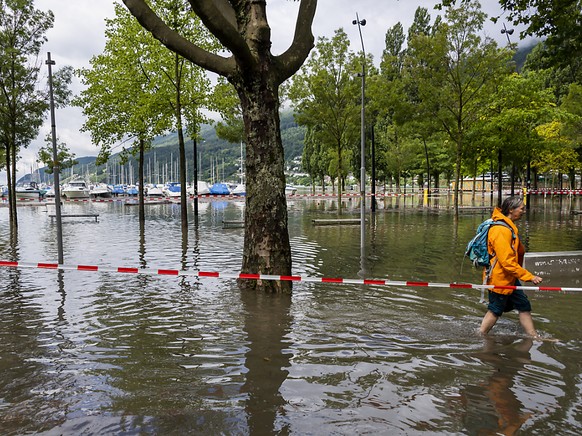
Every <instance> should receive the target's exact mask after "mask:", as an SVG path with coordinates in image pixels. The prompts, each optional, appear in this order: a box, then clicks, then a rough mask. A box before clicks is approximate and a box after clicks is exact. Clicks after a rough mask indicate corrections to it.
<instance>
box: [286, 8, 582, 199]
mask: <svg viewBox="0 0 582 436" xmlns="http://www.w3.org/2000/svg"><path fill="white" fill-rule="evenodd" d="M449 3H451V2H449ZM485 20H486V15H485V14H484V13H483V12H482V11H481V7H480V4H479V3H478V2H477V1H475V0H472V1H463V2H461V3H460V4H459V5H458V6H456V5H454V4H449V5H448V6H446V7H445V8H444V15H443V16H440V15H439V16H437V17H436V19H434V20H432V19H431V17H430V15H429V13H428V11H427V9H425V8H418V9H417V11H416V14H415V17H414V22H413V23H412V25H411V27H410V28H409V29H408V33H407V34H405V32H404V28H403V26H402V25H401V24H400V23H398V24H396V25H395V26H393V27H392V28H390V29H388V31H387V32H386V40H385V43H386V46H385V50H384V52H383V55H382V59H381V62H380V66H379V68H378V69H377V68H375V67H374V64H373V62H372V58H371V56H367V57H366V58H365V59H366V67H365V69H366V71H367V72H368V73H367V77H366V81H367V98H366V101H365V104H366V111H367V114H368V117H367V120H368V125H369V126H371V127H372V128H373V136H372V134H371V133H372V132H371V129H370V131H369V132H368V135H367V137H368V142H370V141H371V140H372V138H373V139H374V146H375V149H376V158H375V166H376V170H377V173H378V176H379V178H380V179H387V178H389V179H394V180H395V182H396V187H397V189H399V186H400V181H401V179H402V178H403V177H406V176H417V177H418V178H419V180H420V181H421V183H422V182H423V181H424V182H426V183H427V184H428V185H429V186H430V185H431V183H434V185H436V186H438V185H439V178H440V177H441V176H444V177H445V178H446V179H447V180H448V181H450V180H451V179H453V180H454V181H455V187H459V182H460V179H461V178H462V176H463V175H471V176H476V175H477V174H480V173H482V172H487V171H489V169H490V167H491V165H492V162H495V167H496V170H499V172H502V170H505V169H509V170H510V171H511V173H512V174H513V175H516V173H521V174H520V175H522V176H523V177H522V178H523V179H525V180H529V179H530V177H531V176H530V174H529V170H530V168H531V169H533V171H534V172H536V171H539V172H546V171H556V172H558V173H560V174H562V173H567V174H570V180H572V181H573V180H574V173H575V171H579V170H580V169H581V167H582V163H581V159H580V157H581V153H582V143H581V137H582V118H581V117H580V115H582V114H581V113H580V111H581V109H580V108H581V107H582V100H581V99H580V91H581V87H580V80H579V79H580V77H579V76H580V73H579V72H578V73H577V74H574V73H572V71H571V69H572V68H573V66H572V65H575V62H574V63H573V64H568V65H567V66H561V64H560V63H559V62H557V61H556V64H554V65H550V66H548V60H547V53H548V50H549V46H548V44H547V43H540V44H538V45H537V46H536V47H535V49H534V50H533V52H532V53H531V54H530V55H529V56H528V60H527V63H526V65H525V68H524V69H523V70H522V71H521V72H517V70H516V65H515V63H514V62H512V60H511V59H512V56H513V55H514V50H515V45H514V44H510V45H508V46H507V47H499V46H498V44H497V43H496V42H495V41H494V40H492V39H490V38H481V37H480V36H479V34H480V33H481V31H482V29H483V25H484V22H485ZM362 58H363V57H362V55H361V53H354V52H352V51H350V49H349V41H348V39H347V35H346V33H345V32H344V31H343V29H338V30H337V31H336V32H335V35H334V36H333V37H332V38H326V37H322V38H319V39H318V41H317V44H316V46H315V49H314V50H313V52H312V54H311V56H310V58H309V59H308V60H307V62H306V63H305V65H304V66H303V67H302V69H301V71H300V72H299V73H298V74H296V75H295V76H294V77H293V79H292V83H291V85H290V86H289V94H288V95H289V98H290V100H291V102H292V105H293V106H294V108H295V110H296V111H297V112H298V115H297V120H298V122H299V123H300V124H302V125H304V126H306V128H307V135H306V139H305V149H304V154H303V164H304V168H305V170H306V171H308V172H309V173H310V175H311V176H312V178H313V179H316V180H317V179H318V180H320V181H322V180H323V179H324V177H326V176H327V177H331V178H332V179H334V180H335V181H337V183H338V184H339V185H340V189H339V192H340V193H341V186H342V184H343V180H345V178H346V176H347V175H348V174H349V173H353V174H358V170H357V169H358V167H359V164H360V151H359V140H358V135H359V132H360V117H359V108H360V104H361V101H360V95H359V88H360V78H359V77H357V76H358V74H357V73H359V72H360V71H362V67H361V62H362ZM368 149H370V147H369V146H368ZM366 162H367V163H368V165H367V166H368V167H369V166H370V165H371V159H370V157H369V156H368V157H367V159H366ZM525 173H527V174H525ZM534 178H535V177H534ZM500 180H501V178H500ZM458 192H459V191H458V189H455V197H454V198H455V208H456V209H457V210H458ZM340 195H341V194H340Z"/></svg>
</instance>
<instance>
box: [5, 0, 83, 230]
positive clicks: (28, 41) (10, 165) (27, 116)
mask: <svg viewBox="0 0 582 436" xmlns="http://www.w3.org/2000/svg"><path fill="white" fill-rule="evenodd" d="M1 4H2V7H0V144H2V147H3V149H4V150H3V153H2V156H3V157H4V160H3V162H4V166H5V168H6V174H7V179H8V202H9V221H10V227H11V229H15V228H16V227H17V226H18V217H17V209H16V162H17V159H18V153H19V151H20V150H21V149H22V148H26V147H27V146H28V145H29V144H30V143H31V141H32V140H33V139H34V138H36V137H37V135H38V132H39V130H40V127H41V126H42V123H43V120H44V117H45V116H46V115H47V112H48V110H49V87H48V83H47V82H45V79H46V77H44V76H43V75H42V74H41V69H42V68H43V67H44V65H43V63H42V62H43V61H42V59H40V57H39V54H40V50H41V48H42V46H43V44H44V43H45V42H46V40H47V38H46V32H47V31H48V30H49V29H50V28H52V26H53V23H54V15H53V13H52V12H51V11H47V12H43V11H40V10H37V9H35V8H34V2H33V1H32V0H5V1H2V3H1ZM71 77H72V69H71V68H70V67H67V66H65V67H62V68H59V69H58V70H57V71H55V73H54V74H53V96H54V102H55V106H56V107H61V106H64V105H66V104H67V103H68V100H69V98H70V96H71V92H70V90H69V88H68V86H69V84H70V82H71ZM0 167H1V166H0Z"/></svg>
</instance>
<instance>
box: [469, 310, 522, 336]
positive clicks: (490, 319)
mask: <svg viewBox="0 0 582 436" xmlns="http://www.w3.org/2000/svg"><path fill="white" fill-rule="evenodd" d="M528 313H529V312H528ZM498 318H499V317H498V316H497V315H495V314H494V313H493V312H491V311H490V310H488V311H487V313H486V314H485V316H484V317H483V321H481V327H480V328H479V331H480V332H481V334H483V335H486V334H487V333H489V331H490V330H491V329H492V328H493V326H494V325H495V323H496V322H497V319H498ZM532 326H533V323H532Z"/></svg>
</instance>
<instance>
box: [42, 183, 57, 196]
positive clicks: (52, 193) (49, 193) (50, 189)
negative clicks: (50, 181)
mask: <svg viewBox="0 0 582 436" xmlns="http://www.w3.org/2000/svg"><path fill="white" fill-rule="evenodd" d="M44 196H45V198H55V188H53V187H52V186H49V187H48V189H47V191H46V192H45V193H44Z"/></svg>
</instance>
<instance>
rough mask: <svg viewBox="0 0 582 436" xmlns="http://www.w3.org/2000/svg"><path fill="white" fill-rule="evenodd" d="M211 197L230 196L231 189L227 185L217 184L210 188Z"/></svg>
mask: <svg viewBox="0 0 582 436" xmlns="http://www.w3.org/2000/svg"><path fill="white" fill-rule="evenodd" d="M210 194H211V195H230V189H228V185H227V184H226V183H220V182H218V183H215V184H214V185H212V186H211V187H210Z"/></svg>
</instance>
